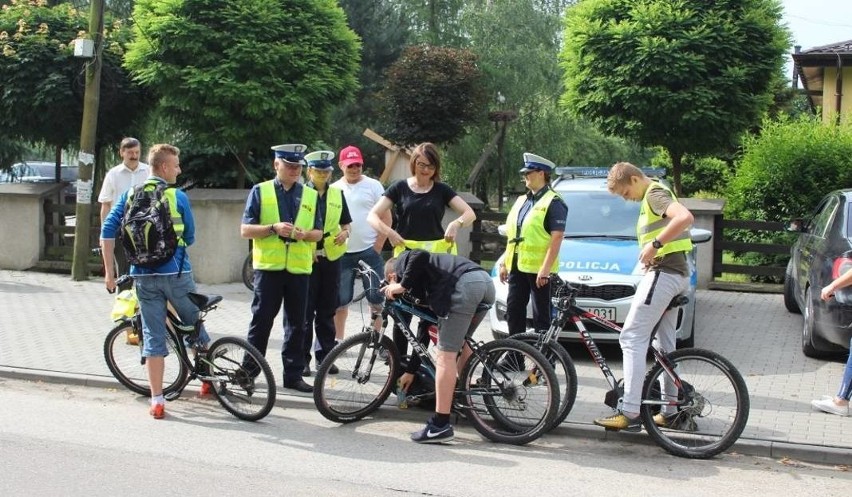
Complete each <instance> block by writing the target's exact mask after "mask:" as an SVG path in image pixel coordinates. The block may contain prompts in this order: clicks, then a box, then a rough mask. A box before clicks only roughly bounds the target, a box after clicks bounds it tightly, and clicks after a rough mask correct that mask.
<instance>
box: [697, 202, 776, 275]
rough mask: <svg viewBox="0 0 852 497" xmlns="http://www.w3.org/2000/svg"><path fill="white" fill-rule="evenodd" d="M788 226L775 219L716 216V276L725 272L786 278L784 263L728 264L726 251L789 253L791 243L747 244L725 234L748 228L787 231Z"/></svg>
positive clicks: (714, 232) (771, 253)
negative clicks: (727, 231) (762, 264)
mask: <svg viewBox="0 0 852 497" xmlns="http://www.w3.org/2000/svg"><path fill="white" fill-rule="evenodd" d="M786 229H787V227H786V225H785V224H784V223H778V222H772V221H741V220H737V219H725V218H724V216H721V215H720V216H716V219H715V222H714V226H713V276H714V277H719V276H721V275H722V273H733V274H745V275H749V276H772V277H777V278H779V279H782V278H783V277H784V270H785V269H786V268H785V267H784V266H747V265H744V264H725V263H724V262H722V256H723V253H724V252H725V251H734V252H755V253H759V254H770V255H785V254H786V255H789V253H790V245H787V244H779V243H769V242H766V243H745V242H737V241H734V240H731V239H730V235H728V237H726V236H725V231H726V230H746V231H752V232H779V231H780V232H783V231H786Z"/></svg>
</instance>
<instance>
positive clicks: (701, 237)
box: [689, 228, 713, 243]
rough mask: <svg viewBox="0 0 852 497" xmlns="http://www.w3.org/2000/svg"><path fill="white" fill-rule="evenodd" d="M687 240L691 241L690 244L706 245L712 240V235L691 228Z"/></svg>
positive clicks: (708, 232)
mask: <svg viewBox="0 0 852 497" xmlns="http://www.w3.org/2000/svg"><path fill="white" fill-rule="evenodd" d="M689 238H690V240H692V243H706V242H709V241H710V239H711V238H713V233H712V232H711V231H709V230H704V229H701V228H691V229H690V230H689Z"/></svg>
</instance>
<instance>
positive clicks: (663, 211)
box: [595, 162, 693, 432]
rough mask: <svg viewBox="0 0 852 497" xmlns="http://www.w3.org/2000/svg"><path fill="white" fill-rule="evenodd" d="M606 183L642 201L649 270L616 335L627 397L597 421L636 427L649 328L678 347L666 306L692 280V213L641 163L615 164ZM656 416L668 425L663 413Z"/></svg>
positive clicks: (639, 231) (667, 345) (642, 240)
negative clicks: (689, 258)
mask: <svg viewBox="0 0 852 497" xmlns="http://www.w3.org/2000/svg"><path fill="white" fill-rule="evenodd" d="M607 189H608V190H609V191H610V192H611V193H614V194H616V195H620V196H621V197H622V198H624V199H625V200H632V201H635V202H641V203H642V206H641V208H640V210H639V219H638V220H637V221H636V236H637V239H638V241H639V246H640V247H641V250H640V252H639V261H640V262H641V263H642V264H643V265H644V266H645V276H643V277H642V280H641V281H640V283H639V286H638V287H637V288H636V293H635V295H634V296H633V303H632V304H631V306H630V312H628V314H627V319H626V320H625V321H624V328H623V329H622V331H621V335H620V337H619V339H618V342H619V344H621V351H622V354H623V360H624V362H623V368H624V397H623V401H622V406H621V411H620V412H618V413H616V414H614V415H612V416H609V417H606V418H600V419H596V420H595V424H596V425H599V426H603V427H604V428H608V429H611V430H625V431H630V432H638V431H641V430H642V422H641V420H640V419H639V405H640V403H641V395H642V383H643V381H644V376H645V355H646V354H647V352H648V345H649V341H650V338H651V333H652V332H653V330H654V326H656V324H657V322H659V323H660V327H659V328H658V330H657V335H656V338H657V340H659V341H660V342H659V343H660V345H661V346H662V349H663V350H665V351H668V352H672V351H674V350H675V326H676V324H677V313H666V312H665V311H666V308H667V306H668V304H669V302H671V300H672V299H673V298H674V297H676V296H677V295H679V294H681V293H684V292H685V291H686V290H687V288H688V286H689V277H688V266H687V262H686V253H687V252H689V251H691V250H692V241H691V240H690V237H689V231H688V230H689V227H690V226H691V225H692V222H693V217H692V213H691V212H689V210H688V209H687V208H686V207H684V206H683V204H681V203H679V202H678V201H677V197H675V195H674V193H672V191H671V190H669V189H668V188H667V187H666V186H665V185H663V184H661V183H658V182H656V181H652V180H651V179H650V178H649V177H647V176H645V173H643V172H642V170H641V169H639V168H638V167H636V166H634V165H633V164H630V163H629V162H619V163H617V164H615V165H614V166H612V168H611V169H610V170H609V174H608V175H607ZM654 421H655V422H656V423H657V424H658V425H660V426H664V425H665V423H666V419H665V417H664V415H662V414H658V415H656V416H655V417H654Z"/></svg>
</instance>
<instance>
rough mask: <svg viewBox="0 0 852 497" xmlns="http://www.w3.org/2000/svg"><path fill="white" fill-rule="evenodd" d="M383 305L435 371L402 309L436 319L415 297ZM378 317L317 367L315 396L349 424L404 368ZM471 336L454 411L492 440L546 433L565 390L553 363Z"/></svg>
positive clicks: (519, 346)
mask: <svg viewBox="0 0 852 497" xmlns="http://www.w3.org/2000/svg"><path fill="white" fill-rule="evenodd" d="M359 264H360V266H361V269H356V272H358V273H359V274H360V275H362V276H363V275H369V274H370V273H372V269H370V267H369V266H368V265H367V264H365V263H363V262H361V263H359ZM376 281H377V279H376ZM377 290H378V289H375V291H377ZM368 291H370V290H368ZM487 308H488V306H483V307H482V308H481V309H480V310H481V311H482V312H477V313H476V315H475V316H476V317H475V318H474V319H479V320H481V319H482V317H483V316H484V314H485V312H484V311H486V310H487ZM383 312H387V314H388V315H389V316H390V317H391V318H393V320H394V322H396V323H398V324H399V325H400V326H401V329H402V331H403V333H404V334H405V336H406V339H407V340H408V342H409V344H410V345H411V346H412V347H413V349H414V352H415V353H416V354H418V355H419V356H420V358H421V360H422V363H423V364H425V365H426V366H428V367H430V368H432V370H433V371H434V370H435V365H434V362H433V361H432V357H431V356H430V354H429V353H428V352H427V350H426V348H425V347H424V346H423V345H422V344H421V343H420V342H419V341H418V340H417V337H416V335H415V333H414V332H413V331H412V330H411V328H410V327H409V325H407V324H406V322H407V321H406V320H405V319H404V315H406V314H411V315H414V316H417V317H419V318H420V319H425V320H426V321H429V322H431V323H437V322H438V318H437V317H436V316H435V315H434V314H433V313H432V312H431V311H430V310H429V309H428V308H427V307H425V306H423V305H419V303H418V302H416V301H415V300H413V299H411V298H410V297H409V296H403V297H402V298H397V299H394V300H386V301H385V302H384V304H383ZM377 317H378V315H377V314H376V313H374V315H373V316H371V319H370V321H369V323H370V324H367V325H365V327H364V330H363V333H359V334H357V335H353V336H351V337H349V338H347V339H345V340H344V341H343V342H341V343H340V344H338V345H337V346H336V347H335V348H334V349H332V351H331V352H330V353H329V355H328V356H327V357H326V358H325V360H324V361H323V362H322V364H321V365H320V367H319V370H318V371H317V374H316V379H315V381H314V403H315V404H316V406H317V409H318V410H319V412H320V413H321V414H322V415H323V416H325V417H326V418H327V419H329V420H331V421H334V422H338V423H349V422H352V421H357V420H359V419H361V418H363V417H365V416H367V415H369V414H371V413H372V412H374V411H375V410H376V409H378V408H379V407H380V406H381V405H382V404H383V403H384V402H385V401H386V400H387V398H388V397H389V396H390V394H391V391H392V390H393V388H394V386H395V385H396V381H397V379H398V378H399V377H400V376H401V374H402V366H401V363H400V357H399V352H398V351H397V348H396V346H395V345H394V344H393V341H392V340H391V339H390V338H389V337H387V336H385V334H384V332H385V329H386V326H383V328H382V329H379V330H377V329H375V328H373V326H372V323H373V322H374V320H375V319H376V318H377ZM385 324H386V322H385ZM465 342H466V346H468V347H470V349H471V351H472V354H471V356H470V359H469V360H468V361H467V363H466V364H465V365H464V366H463V368H462V372H461V375H460V376H459V379H458V382H457V384H456V391H455V397H454V402H453V410H454V411H455V412H457V413H460V414H462V415H463V416H464V417H465V418H467V420H468V421H470V423H471V424H472V425H473V427H474V428H475V429H476V430H477V431H478V432H479V433H480V434H482V435H483V436H484V437H486V438H488V439H489V440H492V441H494V442H501V443H509V444H517V445H522V444H526V443H529V442H531V441H533V440H535V439H537V438H538V437H540V436H541V435H542V434H544V433H545V432H546V431H547V430H548V428H549V427H550V426H551V425H552V423H553V418H554V416H556V408H557V406H558V405H559V389H558V384H557V380H556V377H555V373H554V372H553V368H552V367H551V366H550V364H549V363H548V362H547V359H546V358H545V357H544V356H543V355H542V354H541V352H539V351H538V350H536V349H535V348H534V347H533V346H531V345H529V344H526V343H522V342H519V341H517V340H509V339H504V340H495V341H492V342H488V343H481V342H476V341H475V340H473V338H472V337H467V338H466V340H465ZM332 366H336V367H337V369H338V372H337V373H336V374H330V372H329V370H330V369H331V367H332ZM433 395H434V394H433Z"/></svg>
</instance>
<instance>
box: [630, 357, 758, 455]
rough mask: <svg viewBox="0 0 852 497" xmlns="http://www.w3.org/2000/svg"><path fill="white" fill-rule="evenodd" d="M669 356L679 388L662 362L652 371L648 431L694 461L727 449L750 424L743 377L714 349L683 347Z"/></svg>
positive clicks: (647, 388) (645, 416)
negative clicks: (748, 423)
mask: <svg viewBox="0 0 852 497" xmlns="http://www.w3.org/2000/svg"><path fill="white" fill-rule="evenodd" d="M667 357H668V360H669V361H670V362H671V364H672V366H673V367H674V370H675V372H676V373H677V376H678V378H679V380H680V386H675V385H674V382H672V381H671V379H670V377H669V375H668V373H666V371H665V369H664V368H663V367H662V366H661V365H660V364H659V363H657V364H655V365H654V367H652V368H651V370H650V371H649V372H648V375H647V376H646V377H645V385H644V387H643V389H642V399H643V400H642V406H641V408H640V412H641V414H642V422H643V424H644V425H645V429H646V430H647V431H648V435H649V436H650V437H651V439H653V440H654V442H656V443H657V444H658V445H659V446H660V447H662V448H663V449H665V450H666V451H667V452H669V453H671V454H674V455H676V456H680V457H686V458H690V459H706V458H709V457H713V456H715V455H717V454H719V453H720V452H723V451H725V450H727V449H728V448H729V447H730V446H731V445H733V444H734V442H736V441H737V439H738V438H739V436H740V434H742V432H743V429H745V426H746V423H747V422H748V413H749V397H748V387H747V386H746V383H745V380H743V377H742V375H741V374H740V373H739V371H737V369H736V368H735V367H734V365H733V364H731V363H730V361H728V360H727V359H725V358H724V357H722V356H720V355H719V354H717V353H715V352H711V351H709V350H704V349H694V348H692V349H681V350H678V351H675V352H672V353H671V354H669V355H668V356H667ZM667 404H672V405H674V404H676V407H673V406H667ZM675 409H676V410H675ZM668 410H672V412H668Z"/></svg>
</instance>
